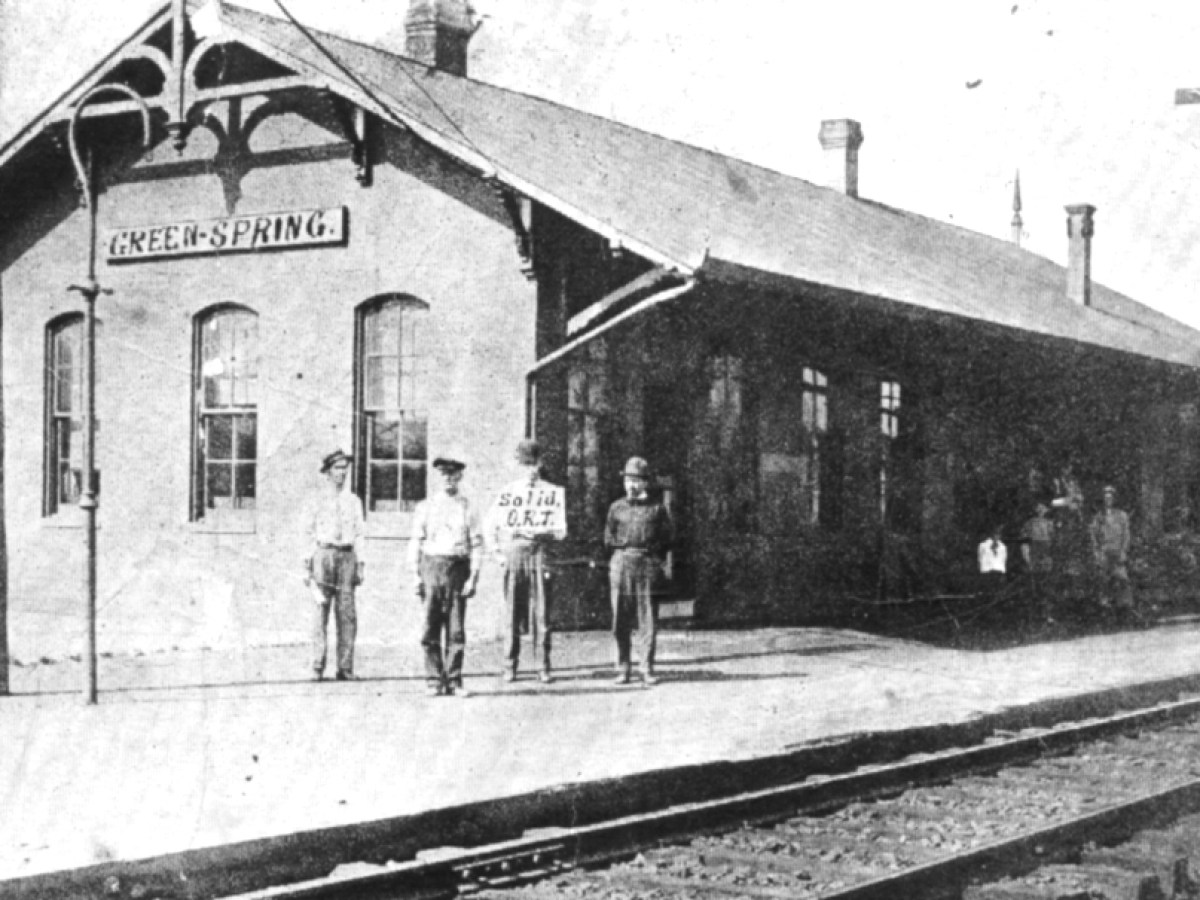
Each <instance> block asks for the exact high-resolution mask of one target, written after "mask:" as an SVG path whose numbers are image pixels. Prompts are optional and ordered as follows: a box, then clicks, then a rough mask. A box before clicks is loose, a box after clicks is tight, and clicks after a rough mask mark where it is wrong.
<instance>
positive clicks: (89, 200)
mask: <svg viewBox="0 0 1200 900" xmlns="http://www.w3.org/2000/svg"><path fill="white" fill-rule="evenodd" d="M106 92H116V93H118V94H124V95H125V96H126V97H128V98H129V99H131V100H133V101H134V102H135V103H137V105H138V109H139V111H140V112H141V114H142V149H143V150H145V149H146V148H148V147H149V146H150V107H149V106H147V105H146V101H145V100H143V99H142V95H141V94H139V93H138V92H137V91H135V90H134V89H133V88H131V87H128V86H126V85H124V84H98V85H96V86H94V87H92V88H90V89H89V90H88V91H87V92H85V93H84V95H83V96H82V97H80V98H79V102H78V103H76V104H75V111H74V112H73V113H72V114H71V124H70V126H69V128H68V132H67V138H68V142H69V145H70V149H71V162H72V163H74V164H75V174H76V175H77V176H78V177H79V183H80V184H81V185H83V200H84V203H86V204H87V205H88V206H89V207H90V206H91V205H92V204H93V202H94V199H95V198H94V194H93V189H94V187H95V186H94V185H93V184H92V181H91V178H90V176H89V173H88V171H87V167H86V166H85V165H84V164H83V158H82V157H81V156H80V155H79V142H78V140H77V139H76V137H75V127H76V125H78V124H79V116H80V113H82V112H83V108H84V107H85V106H86V105H87V104H88V103H89V102H90V101H91V100H92V99H93V98H95V97H96V96H97V95H99V94H103V93H106Z"/></svg>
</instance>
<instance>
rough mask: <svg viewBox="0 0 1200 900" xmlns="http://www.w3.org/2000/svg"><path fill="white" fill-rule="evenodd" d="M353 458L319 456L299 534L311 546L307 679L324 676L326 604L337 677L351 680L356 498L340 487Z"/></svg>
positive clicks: (358, 554) (358, 542) (359, 527)
mask: <svg viewBox="0 0 1200 900" xmlns="http://www.w3.org/2000/svg"><path fill="white" fill-rule="evenodd" d="M352 459H353V457H351V456H348V455H347V454H345V453H343V452H342V451H341V450H335V451H334V452H333V453H330V454H329V455H328V456H326V457H325V458H324V459H323V460H322V461H321V474H323V475H324V476H325V477H326V479H327V481H326V484H325V486H324V488H323V490H321V492H320V493H319V494H318V495H317V496H316V497H315V498H314V499H313V501H312V502H311V503H310V504H309V507H308V510H307V513H306V516H305V535H306V536H307V538H308V540H309V542H310V544H311V550H310V552H309V555H308V556H307V557H305V560H304V568H305V577H304V583H305V584H306V585H309V586H310V587H311V588H312V590H313V600H314V603H313V618H312V670H313V680H314V681H320V680H321V679H322V678H324V677H325V651H326V643H327V634H326V632H327V628H328V623H329V607H330V606H331V605H332V606H333V609H334V619H335V621H336V622H337V680H338V681H354V680H355V675H354V640H355V637H356V636H357V632H358V617H357V614H356V611H355V606H354V589H355V588H356V587H357V586H358V585H360V584H362V580H363V561H362V540H363V507H362V501H361V500H359V499H358V497H357V496H356V495H355V494H353V493H352V492H350V491H349V490H347V489H346V481H347V475H348V473H349V471H350V463H351V461H352Z"/></svg>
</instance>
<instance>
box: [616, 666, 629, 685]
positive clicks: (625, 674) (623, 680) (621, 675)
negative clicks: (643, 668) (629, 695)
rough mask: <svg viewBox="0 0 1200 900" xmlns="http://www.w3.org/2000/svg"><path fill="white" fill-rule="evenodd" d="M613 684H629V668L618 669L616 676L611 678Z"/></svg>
mask: <svg viewBox="0 0 1200 900" xmlns="http://www.w3.org/2000/svg"><path fill="white" fill-rule="evenodd" d="M613 684H629V669H627V668H626V669H619V670H618V671H617V677H616V678H614V679H613Z"/></svg>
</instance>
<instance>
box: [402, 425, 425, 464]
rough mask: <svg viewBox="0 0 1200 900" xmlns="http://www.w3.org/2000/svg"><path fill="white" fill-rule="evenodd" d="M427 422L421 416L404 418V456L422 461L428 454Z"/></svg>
mask: <svg viewBox="0 0 1200 900" xmlns="http://www.w3.org/2000/svg"><path fill="white" fill-rule="evenodd" d="M428 433H429V423H428V421H427V420H426V419H425V418H424V417H422V418H406V419H404V458H405V459H406V460H419V461H424V460H425V459H427V458H428V456H429V442H428Z"/></svg>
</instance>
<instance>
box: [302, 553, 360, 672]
mask: <svg viewBox="0 0 1200 900" xmlns="http://www.w3.org/2000/svg"><path fill="white" fill-rule="evenodd" d="M357 565H358V560H357V558H356V557H355V556H354V551H353V550H332V549H325V548H322V549H320V550H318V551H317V552H316V553H314V554H313V559H312V577H313V582H314V583H315V584H316V586H317V590H318V591H319V592H320V594H321V596H322V597H323V598H324V599H323V600H322V602H321V603H314V604H313V618H312V632H311V633H312V667H313V671H314V672H317V673H318V674H319V673H322V672H324V671H325V646H326V644H327V643H328V627H329V607H330V606H331V605H332V606H333V617H334V621H335V622H336V623H337V670H338V674H341V675H352V674H354V639H355V637H356V636H357V634H358V616H357V614H356V612H355V608H354V573H355V569H356V568H357Z"/></svg>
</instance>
